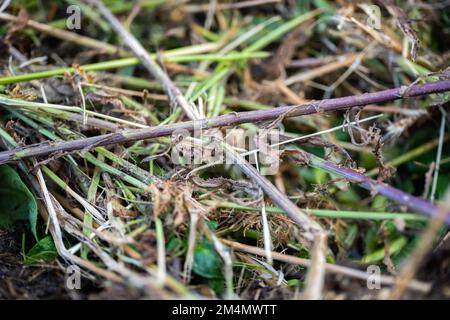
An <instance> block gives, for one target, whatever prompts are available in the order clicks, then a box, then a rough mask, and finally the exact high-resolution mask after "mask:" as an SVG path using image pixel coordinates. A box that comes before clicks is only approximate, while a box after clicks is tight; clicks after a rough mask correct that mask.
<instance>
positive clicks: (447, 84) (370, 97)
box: [0, 80, 450, 164]
mask: <svg viewBox="0 0 450 320" xmlns="http://www.w3.org/2000/svg"><path fill="white" fill-rule="evenodd" d="M406 88H407V87H400V88H395V89H388V90H383V91H378V92H374V93H366V94H362V95H355V96H348V97H343V98H334V99H326V100H321V101H320V102H317V103H308V104H303V105H295V106H284V107H279V108H273V109H268V110H257V111H247V112H235V113H230V114H227V115H223V116H217V117H212V118H208V119H201V120H195V121H186V122H180V123H175V124H170V125H163V126H158V127H150V128H145V129H132V130H124V131H122V132H117V133H111V134H105V135H98V136H93V137H89V138H85V139H78V140H72V141H67V142H59V143H51V144H50V143H49V142H44V143H40V144H33V145H28V146H25V147H22V148H18V149H14V150H11V151H5V152H0V164H3V163H7V162H11V161H14V160H18V159H23V158H28V157H36V156H44V155H49V154H52V153H55V152H71V151H77V150H82V149H85V150H88V149H92V148H94V147H98V146H107V145H115V144H124V143H127V142H133V141H137V140H143V139H152V138H159V137H163V136H169V135H171V134H173V133H174V132H175V131H176V130H187V131H194V130H196V129H203V130H206V129H212V128H218V127H224V126H233V125H238V124H242V123H249V122H252V123H256V122H260V121H268V120H274V119H277V118H280V117H286V118H288V117H296V116H302V115H309V114H314V113H318V112H319V111H320V112H331V111H336V110H344V109H349V108H352V107H361V106H365V105H368V104H377V103H383V102H388V101H393V100H397V99H402V98H410V97H419V96H424V95H429V94H433V93H441V92H446V91H450V80H444V81H437V82H433V83H427V84H424V85H414V86H411V87H409V89H408V90H406ZM0 104H7V105H14V104H13V103H10V102H8V103H6V101H5V100H4V99H3V101H2V97H1V96H0Z"/></svg>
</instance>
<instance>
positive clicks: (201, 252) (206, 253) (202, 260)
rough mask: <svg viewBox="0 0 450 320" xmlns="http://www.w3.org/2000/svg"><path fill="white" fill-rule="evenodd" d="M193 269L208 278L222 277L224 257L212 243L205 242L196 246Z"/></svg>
mask: <svg viewBox="0 0 450 320" xmlns="http://www.w3.org/2000/svg"><path fill="white" fill-rule="evenodd" d="M192 271H194V272H195V273H196V274H198V275H200V276H202V277H204V278H207V279H220V278H222V259H221V258H220V256H219V254H218V253H217V252H216V251H215V250H214V248H213V247H212V245H210V244H208V243H205V244H203V245H199V246H197V247H196V248H195V250H194V264H193V266H192Z"/></svg>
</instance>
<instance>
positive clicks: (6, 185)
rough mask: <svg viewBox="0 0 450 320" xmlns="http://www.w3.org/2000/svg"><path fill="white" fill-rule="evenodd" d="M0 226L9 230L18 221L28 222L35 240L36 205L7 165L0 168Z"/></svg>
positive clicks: (14, 172) (31, 195) (28, 191)
mask: <svg viewBox="0 0 450 320" xmlns="http://www.w3.org/2000/svg"><path fill="white" fill-rule="evenodd" d="M0 181H1V183H0V226H1V227H3V228H11V227H12V226H13V225H14V223H15V222H16V221H18V220H28V221H29V223H30V228H31V232H32V233H33V235H34V237H35V238H36V240H37V234H36V222H37V215H38V211H37V203H36V199H35V198H34V195H33V194H32V193H31V191H30V190H28V188H27V186H26V185H25V184H24V183H23V182H22V180H21V178H20V176H19V174H18V173H17V172H16V171H15V170H14V169H12V168H11V167H9V166H7V165H1V166H0Z"/></svg>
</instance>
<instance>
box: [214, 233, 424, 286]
mask: <svg viewBox="0 0 450 320" xmlns="http://www.w3.org/2000/svg"><path fill="white" fill-rule="evenodd" d="M220 241H222V242H223V243H224V244H226V245H227V246H229V247H231V248H233V249H234V250H236V251H241V252H246V253H250V254H254V255H257V256H261V257H265V255H266V253H265V251H264V249H260V248H257V247H253V246H249V245H246V244H242V243H239V242H235V241H230V240H226V239H220ZM272 256H273V259H274V260H278V261H281V262H285V263H290V264H295V265H299V266H303V267H307V268H310V267H311V265H312V263H311V260H308V259H304V258H299V257H294V256H291V255H287V254H282V253H278V252H272ZM325 270H326V271H327V272H330V273H334V274H340V275H344V276H347V277H351V278H355V279H360V280H363V281H367V280H368V279H370V276H371V275H370V274H369V273H367V272H366V271H362V270H356V269H352V268H348V267H344V266H339V265H335V264H331V263H325ZM380 283H381V284H384V285H393V284H395V278H394V277H391V276H386V275H381V276H380ZM408 288H409V289H412V290H416V291H420V292H428V291H430V288H431V285H430V284H429V283H425V282H422V281H417V280H412V281H411V282H409V283H408Z"/></svg>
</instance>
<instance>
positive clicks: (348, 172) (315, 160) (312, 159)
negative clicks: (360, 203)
mask: <svg viewBox="0 0 450 320" xmlns="http://www.w3.org/2000/svg"><path fill="white" fill-rule="evenodd" d="M303 152H304V151H303ZM304 154H305V155H306V156H307V157H308V158H309V165H311V166H312V167H316V168H320V169H322V170H325V171H327V172H331V173H333V174H336V175H339V176H341V177H344V178H346V179H348V180H349V181H350V182H352V183H357V184H359V185H360V186H361V187H363V188H365V189H367V190H369V191H372V192H376V193H379V194H381V195H382V196H385V197H386V198H388V199H391V200H392V201H394V202H396V203H398V204H401V205H404V206H407V207H409V208H411V209H412V210H415V211H417V212H420V213H423V214H425V215H427V216H429V217H434V216H436V215H437V214H438V213H439V208H438V207H437V206H435V205H434V204H432V203H431V202H428V201H426V200H424V199H422V198H418V197H415V196H413V195H410V194H409V193H406V192H403V191H401V190H399V189H396V188H394V187H392V186H390V185H388V184H386V183H384V182H380V181H376V180H373V179H371V178H369V177H367V176H365V175H364V174H361V173H359V172H357V171H355V170H352V169H350V168H346V167H343V166H339V165H337V164H335V163H333V162H331V161H327V160H323V159H321V158H319V157H316V156H315V155H313V154H310V153H307V152H304ZM445 222H446V223H447V224H449V225H450V212H448V214H447V216H446V218H445Z"/></svg>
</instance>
